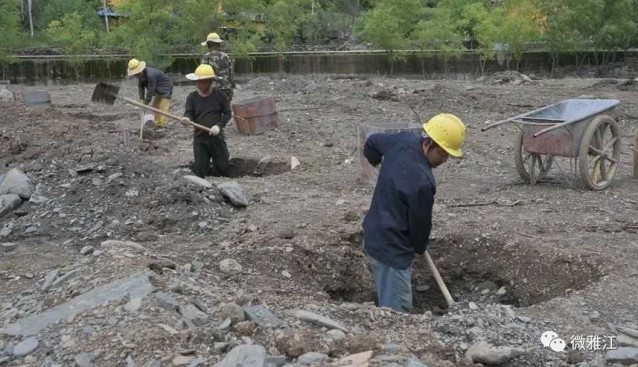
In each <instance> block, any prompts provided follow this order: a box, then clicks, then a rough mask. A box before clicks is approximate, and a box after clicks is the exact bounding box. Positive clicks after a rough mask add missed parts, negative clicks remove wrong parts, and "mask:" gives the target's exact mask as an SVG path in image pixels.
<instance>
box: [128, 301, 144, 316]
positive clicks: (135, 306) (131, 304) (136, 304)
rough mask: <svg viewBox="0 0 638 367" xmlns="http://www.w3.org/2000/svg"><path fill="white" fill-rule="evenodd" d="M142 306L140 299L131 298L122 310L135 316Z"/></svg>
mask: <svg viewBox="0 0 638 367" xmlns="http://www.w3.org/2000/svg"><path fill="white" fill-rule="evenodd" d="M141 306H142V299H141V298H140V297H135V298H132V299H131V300H130V301H128V302H127V303H126V304H125V305H124V309H125V310H126V311H127V312H128V313H131V314H136V313H137V311H139V309H140V307H141Z"/></svg>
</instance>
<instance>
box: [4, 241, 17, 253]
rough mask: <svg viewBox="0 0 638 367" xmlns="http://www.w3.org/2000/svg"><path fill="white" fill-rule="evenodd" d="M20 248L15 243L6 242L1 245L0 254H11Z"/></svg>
mask: <svg viewBox="0 0 638 367" xmlns="http://www.w3.org/2000/svg"><path fill="white" fill-rule="evenodd" d="M17 248H18V244H16V243H13V242H5V243H2V244H0V252H9V251H13V250H15V249H17Z"/></svg>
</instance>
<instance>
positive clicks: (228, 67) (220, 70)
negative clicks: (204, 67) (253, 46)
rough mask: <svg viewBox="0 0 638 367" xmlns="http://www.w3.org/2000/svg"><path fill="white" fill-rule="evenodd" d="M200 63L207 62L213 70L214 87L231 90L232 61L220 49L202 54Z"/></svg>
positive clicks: (233, 86)
mask: <svg viewBox="0 0 638 367" xmlns="http://www.w3.org/2000/svg"><path fill="white" fill-rule="evenodd" d="M201 63H202V64H208V65H210V66H212V67H213V70H215V76H216V78H215V87H216V88H219V89H221V90H233V89H234V88H235V79H234V78H233V61H232V60H231V59H230V56H228V55H227V54H226V53H224V52H222V51H211V52H209V53H207V54H205V55H204V57H203V58H202V62H201Z"/></svg>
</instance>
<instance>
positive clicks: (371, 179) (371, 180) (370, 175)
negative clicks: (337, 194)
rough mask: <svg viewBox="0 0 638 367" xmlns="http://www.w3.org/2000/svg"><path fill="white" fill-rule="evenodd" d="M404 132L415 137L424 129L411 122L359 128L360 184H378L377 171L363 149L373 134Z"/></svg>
mask: <svg viewBox="0 0 638 367" xmlns="http://www.w3.org/2000/svg"><path fill="white" fill-rule="evenodd" d="M404 131H408V132H410V133H412V134H414V135H415V136H420V135H421V132H422V131H423V128H422V127H421V125H419V124H417V123H415V122H409V121H400V122H393V123H390V124H370V125H363V126H359V148H358V151H359V161H358V164H357V171H358V175H357V177H358V179H359V181H360V182H363V183H368V184H375V183H376V182H377V175H378V173H377V170H376V169H375V168H374V167H372V165H370V163H368V160H367V159H366V157H365V156H364V155H363V148H364V147H365V143H366V140H367V139H368V137H369V136H370V135H372V134H378V133H384V134H397V133H400V132H404Z"/></svg>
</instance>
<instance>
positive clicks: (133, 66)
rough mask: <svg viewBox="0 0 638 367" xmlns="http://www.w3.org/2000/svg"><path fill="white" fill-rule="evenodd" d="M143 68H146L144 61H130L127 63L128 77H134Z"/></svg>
mask: <svg viewBox="0 0 638 367" xmlns="http://www.w3.org/2000/svg"><path fill="white" fill-rule="evenodd" d="M144 68H146V63H145V62H144V61H139V60H138V59H131V60H130V61H129V62H128V70H127V73H128V76H131V75H135V74H139V73H141V72H142V71H143V70H144Z"/></svg>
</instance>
